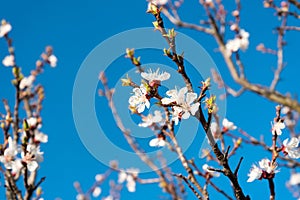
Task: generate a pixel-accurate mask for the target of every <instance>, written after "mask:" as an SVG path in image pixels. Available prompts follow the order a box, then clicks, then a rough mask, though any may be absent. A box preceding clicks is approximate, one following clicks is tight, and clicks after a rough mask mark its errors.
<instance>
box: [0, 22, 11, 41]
mask: <svg viewBox="0 0 300 200" xmlns="http://www.w3.org/2000/svg"><path fill="white" fill-rule="evenodd" d="M11 29H12V26H11V25H10V24H9V23H8V22H7V21H5V20H4V19H3V20H2V21H1V25H0V38H2V37H4V36H6V35H7V34H8V33H9V32H10V31H11Z"/></svg>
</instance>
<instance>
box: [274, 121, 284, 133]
mask: <svg viewBox="0 0 300 200" xmlns="http://www.w3.org/2000/svg"><path fill="white" fill-rule="evenodd" d="M271 125H272V134H273V135H275V133H276V134H277V135H281V134H282V131H281V130H282V129H284V128H285V124H284V122H281V121H279V122H276V123H275V124H271Z"/></svg>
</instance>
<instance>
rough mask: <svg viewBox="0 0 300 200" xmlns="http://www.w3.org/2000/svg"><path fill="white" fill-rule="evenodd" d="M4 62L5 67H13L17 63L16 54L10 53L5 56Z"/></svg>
mask: <svg viewBox="0 0 300 200" xmlns="http://www.w3.org/2000/svg"><path fill="white" fill-rule="evenodd" d="M2 64H3V65H4V66H5V67H12V66H14V65H15V56H14V55H8V56H5V57H4V59H3V60H2Z"/></svg>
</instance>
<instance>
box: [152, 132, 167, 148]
mask: <svg viewBox="0 0 300 200" xmlns="http://www.w3.org/2000/svg"><path fill="white" fill-rule="evenodd" d="M165 145H166V138H165V136H164V135H162V134H159V135H158V136H157V137H156V138H153V139H152V140H150V142H149V146H150V147H163V146H165Z"/></svg>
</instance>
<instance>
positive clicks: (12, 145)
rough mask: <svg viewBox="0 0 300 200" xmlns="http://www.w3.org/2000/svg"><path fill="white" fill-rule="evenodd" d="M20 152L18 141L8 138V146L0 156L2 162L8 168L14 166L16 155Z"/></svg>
mask: <svg viewBox="0 0 300 200" xmlns="http://www.w3.org/2000/svg"><path fill="white" fill-rule="evenodd" d="M17 154H18V146H17V143H16V142H15V141H14V140H13V139H12V138H11V137H9V138H8V147H7V148H6V149H5V150H4V153H3V155H1V156H0V162H2V163H3V164H4V167H5V168H6V169H12V168H13V167H14V166H13V165H14V164H15V163H14V160H15V156H16V155H17Z"/></svg>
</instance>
